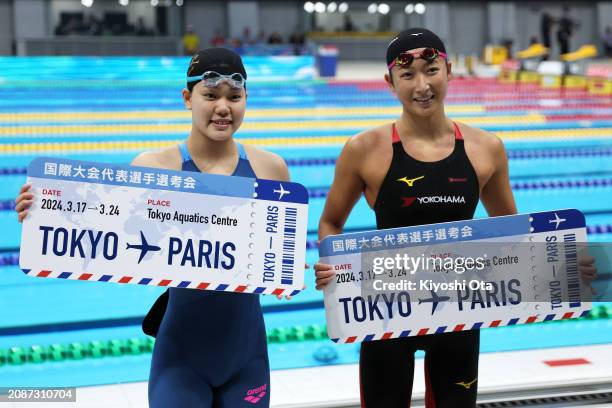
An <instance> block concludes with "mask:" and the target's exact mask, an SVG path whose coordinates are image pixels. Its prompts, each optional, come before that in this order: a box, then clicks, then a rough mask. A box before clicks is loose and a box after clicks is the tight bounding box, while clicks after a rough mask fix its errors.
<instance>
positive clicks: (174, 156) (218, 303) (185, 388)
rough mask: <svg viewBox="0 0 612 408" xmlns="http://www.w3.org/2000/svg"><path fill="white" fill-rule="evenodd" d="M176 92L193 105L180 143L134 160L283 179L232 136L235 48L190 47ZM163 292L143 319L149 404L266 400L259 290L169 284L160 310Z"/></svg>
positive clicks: (240, 99)
mask: <svg viewBox="0 0 612 408" xmlns="http://www.w3.org/2000/svg"><path fill="white" fill-rule="evenodd" d="M183 99H184V102H185V105H186V107H187V108H188V109H190V110H191V111H192V130H191V133H190V135H189V137H188V138H187V140H186V142H184V143H181V144H180V145H179V146H178V149H177V148H176V147H172V148H169V149H165V150H162V151H160V152H152V153H144V154H142V155H141V156H139V157H137V158H136V159H135V161H134V163H133V164H135V165H140V166H150V167H162V168H173V169H180V170H183V171H202V172H208V173H214V174H225V175H232V176H239V177H240V176H241V177H256V174H257V177H259V178H266V179H275V180H282V181H285V180H286V181H288V180H289V172H288V169H287V165H286V164H285V162H284V161H283V160H282V159H281V158H280V157H279V156H277V155H275V154H273V153H270V152H266V151H263V150H261V149H257V148H255V147H252V146H247V147H245V146H243V145H241V144H240V143H237V142H236V141H234V140H233V134H234V133H235V132H236V130H237V129H238V128H239V127H240V125H241V123H242V119H243V117H244V113H245V109H246V71H245V69H244V66H243V64H242V60H241V59H240V56H239V55H238V54H236V53H234V52H233V51H230V50H227V49H224V48H210V49H207V50H203V51H199V52H198V53H196V54H195V55H194V56H193V57H192V59H191V62H190V64H189V68H188V72H187V88H186V89H184V90H183ZM238 232H240V231H238ZM164 298H165V297H164V296H162V297H161V298H160V300H159V301H158V302H156V304H158V303H161V304H162V305H161V307H160V308H159V310H161V312H159V311H158V312H156V313H153V314H154V321H152V322H151V321H148V322H146V324H145V325H143V327H145V326H146V327H149V328H150V329H151V327H152V329H151V333H152V334H154V335H156V337H157V340H156V342H155V348H154V350H153V358H152V362H151V373H150V378H149V405H150V406H151V407H153V408H157V407H160V408H162V407H164V408H165V407H189V408H191V407H230V408H233V407H253V406H256V407H268V406H269V404H270V366H269V362H268V352H267V343H266V332H265V327H264V319H263V315H262V311H261V306H260V303H259V296H258V295H253V294H245V293H232V292H217V291H205V290H194V289H181V288H171V289H169V296H168V300H167V306H166V310H165V312H164V307H163V303H164V301H163V299H164ZM154 309H155V308H154ZM162 316H163V318H162ZM155 319H157V320H155ZM160 320H161V323H160Z"/></svg>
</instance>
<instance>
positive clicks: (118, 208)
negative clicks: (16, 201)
mask: <svg viewBox="0 0 612 408" xmlns="http://www.w3.org/2000/svg"><path fill="white" fill-rule="evenodd" d="M28 182H29V183H32V192H33V193H34V203H33V205H32V207H31V209H30V211H29V214H28V216H27V217H26V219H25V220H24V222H23V231H22V236H21V250H20V259H19V265H20V267H21V268H22V270H23V271H24V272H25V273H27V274H29V275H31V276H38V277H45V278H59V279H78V280H95V281H101V282H115V283H128V284H139V285H157V286H174V287H180V288H193V289H206V290H220V291H234V292H245V293H256V294H275V295H280V294H283V295H285V294H286V295H295V294H297V293H298V292H299V291H300V290H301V289H302V287H303V284H304V262H305V256H306V228H307V219H308V193H307V191H306V189H305V188H304V187H303V186H302V185H300V184H297V183H290V182H279V181H272V180H261V179H254V178H248V177H230V176H219V175H212V174H203V173H196V172H179V171H172V170H163V169H153V168H143V167H132V166H124V165H116V164H103V163H92V162H83V161H76V160H69V159H62V158H44V157H43V158H37V159H35V160H33V161H32V163H30V165H29V166H28Z"/></svg>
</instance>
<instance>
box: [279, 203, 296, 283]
mask: <svg viewBox="0 0 612 408" xmlns="http://www.w3.org/2000/svg"><path fill="white" fill-rule="evenodd" d="M296 223H297V208H293V207H287V208H285V229H284V230H283V261H282V265H283V266H282V270H281V283H282V284H287V285H291V284H292V283H293V266H294V262H293V258H294V254H295V231H296Z"/></svg>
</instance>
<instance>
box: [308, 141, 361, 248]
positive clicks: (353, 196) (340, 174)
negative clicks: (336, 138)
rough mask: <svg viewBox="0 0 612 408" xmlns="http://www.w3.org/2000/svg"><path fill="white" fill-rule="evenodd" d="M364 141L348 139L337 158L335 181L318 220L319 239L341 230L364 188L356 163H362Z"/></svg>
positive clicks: (338, 232)
mask: <svg viewBox="0 0 612 408" xmlns="http://www.w3.org/2000/svg"><path fill="white" fill-rule="evenodd" d="M363 150H364V148H363V142H362V141H361V140H359V139H358V138H357V137H356V138H352V139H350V140H349V141H348V142H347V143H346V145H345V146H344V148H343V149H342V152H341V153H340V156H339V157H338V159H337V161H336V169H335V173H334V181H333V182H332V185H331V187H330V189H329V193H328V194H327V199H326V200H325V207H324V208H323V214H321V219H320V221H319V239H320V240H321V239H323V238H325V237H327V236H328V235H335V234H340V233H342V228H343V227H344V223H345V222H346V219H347V218H348V216H349V214H350V213H351V210H352V209H353V207H354V206H355V203H356V202H357V200H359V197H360V196H361V193H362V192H363V190H364V188H365V184H364V182H363V179H362V178H361V176H360V169H359V164H360V163H362V162H363Z"/></svg>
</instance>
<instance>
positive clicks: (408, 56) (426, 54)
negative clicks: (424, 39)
mask: <svg viewBox="0 0 612 408" xmlns="http://www.w3.org/2000/svg"><path fill="white" fill-rule="evenodd" d="M438 57H442V58H444V59H445V60H447V59H448V55H446V53H444V52H442V51H438V50H436V49H435V48H423V49H422V50H420V51H404V52H402V53H401V54H400V55H398V56H397V57H396V58H395V59H394V60H393V61H392V62H391V63H390V64H389V69H391V68H393V67H394V66H396V65H398V66H400V67H407V66H409V65H410V64H412V61H414V60H415V59H416V58H422V59H424V60H425V61H427V62H428V63H432V62H434V60H435V59H436V58H438Z"/></svg>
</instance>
